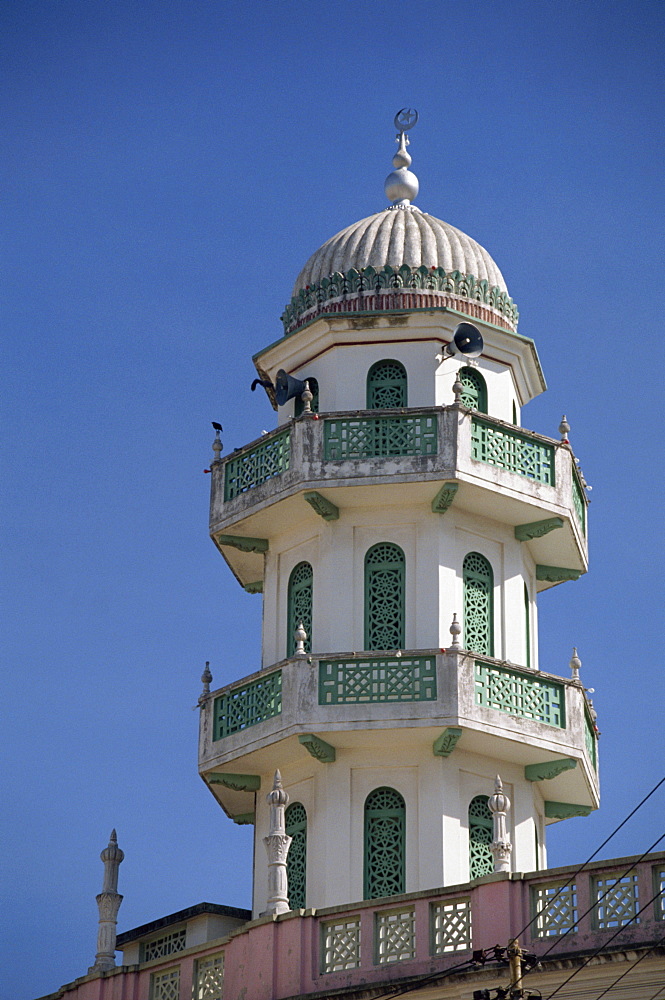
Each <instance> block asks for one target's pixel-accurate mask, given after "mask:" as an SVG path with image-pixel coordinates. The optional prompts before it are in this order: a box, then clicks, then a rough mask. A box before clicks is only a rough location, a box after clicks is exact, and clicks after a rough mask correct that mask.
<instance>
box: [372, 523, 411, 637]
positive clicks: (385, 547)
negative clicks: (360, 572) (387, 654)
mask: <svg viewBox="0 0 665 1000" xmlns="http://www.w3.org/2000/svg"><path fill="white" fill-rule="evenodd" d="M405 562H406V560H405V558H404V553H403V552H402V550H401V549H400V547H399V545H393V544H392V543H391V542H379V544H378V545H373V546H372V548H371V549H369V550H368V551H367V554H366V556H365V649H404V645H405V640H404V618H405V602H404V569H405Z"/></svg>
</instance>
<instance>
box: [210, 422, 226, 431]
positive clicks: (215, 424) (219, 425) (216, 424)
mask: <svg viewBox="0 0 665 1000" xmlns="http://www.w3.org/2000/svg"><path fill="white" fill-rule="evenodd" d="M210 422H211V424H212V426H213V427H214V428H215V430H216V431H223V430H224V428H223V427H222V425H221V424H218V423H217V421H216V420H211V421H210Z"/></svg>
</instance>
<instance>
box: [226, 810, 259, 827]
mask: <svg viewBox="0 0 665 1000" xmlns="http://www.w3.org/2000/svg"><path fill="white" fill-rule="evenodd" d="M231 819H232V820H233V822H234V823H237V824H238V826H251V825H253V823H254V820H255V815H254V813H238V814H237V815H236V816H232V817H231Z"/></svg>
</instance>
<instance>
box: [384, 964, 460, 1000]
mask: <svg viewBox="0 0 665 1000" xmlns="http://www.w3.org/2000/svg"><path fill="white" fill-rule="evenodd" d="M475 964H476V963H475V962H474V961H473V959H470V958H468V959H467V960H466V962H460V963H459V965H451V966H450V968H449V969H442V970H441V971H440V972H433V973H431V975H429V976H425V977H424V978H423V979H419V980H418V982H417V983H410V984H409V985H407V986H404V987H401V988H400V989H398V990H397V992H396V993H395V992H393V993H380V994H379V995H378V996H377V997H375V998H374V1000H393V997H401V996H404V994H405V993H411V992H412V991H413V990H419V989H420V988H421V987H423V986H426V985H427V984H428V983H429V982H431V981H432V980H434V979H443V977H444V976H449V975H450V974H451V973H453V972H462V971H464V970H465V969H468V968H469V967H470V966H472V965H473V966H475Z"/></svg>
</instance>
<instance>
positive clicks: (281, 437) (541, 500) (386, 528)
mask: <svg viewBox="0 0 665 1000" xmlns="http://www.w3.org/2000/svg"><path fill="white" fill-rule="evenodd" d="M416 121H417V114H416V113H415V112H413V111H411V110H410V109H404V110H403V111H402V112H400V113H399V114H398V115H397V116H396V118H395V125H396V128H397V142H398V151H397V153H396V154H395V157H394V159H393V166H394V168H395V169H394V170H393V172H392V173H391V174H390V175H389V176H388V178H387V180H386V185H385V190H386V194H387V197H388V199H389V201H390V202H391V204H390V205H389V206H388V207H387V208H386V209H384V210H383V211H380V212H378V213H377V214H376V215H372V216H370V217H369V218H366V219H362V220H361V221H360V222H357V223H355V224H353V225H351V226H349V227H348V228H347V229H344V230H343V231H342V232H340V233H338V234H337V235H336V236H333V237H332V238H331V239H329V240H328V241H327V242H326V243H324V244H323V246H321V247H320V248H319V249H318V250H317V251H316V252H315V253H314V254H312V256H311V257H310V258H309V260H308V261H307V263H306V264H305V266H304V268H303V269H302V271H301V273H300V275H299V276H298V278H297V279H296V283H295V286H294V289H293V294H292V297H291V300H290V302H289V304H288V305H287V307H286V310H285V312H284V315H283V317H282V320H283V324H284V331H283V336H281V337H279V338H278V339H276V340H275V341H274V342H273V343H272V344H270V345H269V346H268V347H266V348H264V349H263V350H262V351H260V352H259V353H258V354H257V355H256V356H255V358H254V362H255V365H256V368H257V371H258V375H259V380H260V383H261V385H262V386H263V387H264V389H265V391H266V392H267V394H268V396H269V398H270V401H271V403H272V405H273V407H274V408H275V410H276V411H277V426H276V428H275V430H273V431H271V432H270V433H268V434H265V435H264V436H263V437H261V438H260V439H259V440H257V441H252V442H250V443H249V444H247V445H245V446H244V447H242V448H240V449H238V450H237V451H235V452H233V453H232V454H231V455H229V456H228V457H226V458H224V457H220V450H219V446H218V445H216V450H215V459H214V461H213V463H212V467H211V471H212V476H211V480H212V495H211V508H210V533H211V536H212V538H213V541H214V542H215V544H216V546H217V547H218V549H219V551H220V552H221V553H222V555H223V556H224V558H225V560H226V561H227V563H228V565H229V567H230V568H231V570H232V572H233V573H234V575H235V576H236V578H237V580H238V582H239V583H240V585H241V586H243V587H244V588H245V590H247V591H249V592H250V593H253V594H257V595H262V596H257V597H256V600H262V601H263V642H262V662H261V663H260V664H259V663H257V664H255V665H253V666H252V668H251V672H250V673H249V676H245V677H243V678H239V679H238V680H237V681H235V682H234V683H233V684H230V685H229V686H227V687H226V688H223V689H221V690H217V691H212V692H211V691H210V690H209V687H210V684H209V681H210V677H209V672H207V677H208V680H207V681H206V682H205V685H204V693H203V695H202V696H201V699H200V704H201V731H200V746H199V770H200V773H201V775H202V777H203V779H204V781H205V782H206V783H207V785H208V786H209V788H210V790H211V791H212V793H213V794H214V795H215V797H216V798H217V800H218V801H219V803H220V804H221V805H222V807H223V809H224V810H225V812H226V813H227V815H228V816H229V817H230V818H231V819H233V820H234V821H235V822H237V823H253V824H254V825H255V852H254V858H255V862H254V863H255V868H256V877H255V879H254V885H255V898H254V904H253V909H254V913H255V915H258V914H259V913H260V912H263V911H265V909H266V901H267V900H266V886H267V884H268V883H267V874H266V855H265V848H264V844H263V842H264V841H266V838H268V837H270V836H273V835H274V831H273V830H272V829H271V823H270V809H271V806H270V804H269V801H267V799H266V796H267V795H268V797H269V793H270V790H271V788H272V787H273V776H274V775H275V772H276V771H277V770H279V772H280V774H281V785H280V788H281V787H282V786H283V789H284V792H285V793H287V794H288V802H289V805H288V807H287V808H286V810H285V830H284V833H283V834H282V835H283V836H284V837H285V838H291V841H290V847H289V848H288V859H287V862H286V865H287V875H288V901H289V906H290V908H291V909H297V908H299V907H304V906H308V907H310V906H315V907H323V906H333V905H337V904H341V903H346V902H349V901H353V900H358V899H362V898H374V897H379V896H389V895H394V894H398V893H402V892H414V891H418V890H425V889H428V888H431V887H433V886H441V885H452V884H457V883H464V882H468V881H470V880H473V879H475V878H478V877H480V876H482V875H485V874H488V873H490V872H492V871H494V870H501V871H510V870H512V871H532V870H535V869H539V868H543V867H545V866H546V853H545V852H546V849H545V828H546V826H547V824H549V823H552V822H555V821H558V820H562V819H566V818H568V817H571V816H581V815H586V814H588V813H589V812H590V811H591V810H592V809H595V808H597V806H598V801H599V797H598V795H599V793H598V771H597V753H596V737H595V727H594V721H593V716H592V711H591V708H590V705H589V702H588V700H587V697H586V692H585V690H584V687H583V686H582V683H581V682H580V679H579V659H578V658H577V655H576V654H575V656H574V658H573V659H574V663H573V670H572V677H571V676H567V677H560V676H555V675H552V674H549V673H544V672H542V671H541V670H540V669H539V657H538V624H537V595H538V594H539V593H540V592H542V591H544V590H547V589H548V588H550V587H552V586H555V585H557V584H559V583H562V582H564V581H568V580H576V579H577V578H578V577H579V576H580V574H582V573H584V572H585V571H586V569H587V540H586V532H587V523H586V511H587V503H586V494H585V484H584V481H583V478H582V476H581V473H580V471H579V468H578V465H577V463H576V460H575V459H574V456H573V453H572V451H571V448H570V445H569V443H568V439H567V432H568V424H567V421H566V420H565V418H564V420H563V421H562V427H563V428H564V429H563V430H561V435H562V438H561V440H559V439H554V438H552V437H548V436H543V435H541V434H537V433H534V432H533V431H530V430H526V429H524V428H523V427H522V425H521V412H522V407H523V406H524V405H525V404H526V403H528V402H529V400H531V399H532V398H533V397H534V396H536V395H538V394H539V393H540V392H542V391H543V390H544V389H545V381H544V377H543V373H542V370H541V367H540V362H539V360H538V354H537V352H536V347H535V344H534V343H533V341H532V340H530V339H529V338H528V337H527V336H524V335H522V334H518V333H517V320H518V313H517V308H516V306H515V304H514V302H513V301H512V299H511V298H510V296H509V294H508V290H507V288H506V284H505V281H504V279H503V276H502V274H501V272H500V271H499V269H498V267H497V266H496V264H495V263H494V261H493V260H492V258H491V257H490V255H489V254H488V253H487V251H486V250H484V249H483V248H482V247H481V246H479V245H478V243H476V242H475V241H474V240H473V239H471V238H470V237H469V236H465V235H464V234H463V233H461V232H460V231H459V230H457V229H455V228H454V227H453V226H450V225H448V224H447V223H445V222H442V221H440V220H439V219H437V218H435V217H433V216H431V215H429V214H427V213H426V212H424V211H421V209H420V208H418V207H416V205H415V204H414V199H415V198H416V196H417V194H418V180H417V178H416V177H415V175H414V174H413V173H412V172H411V170H410V169H409V168H410V166H411V156H410V154H409V152H408V151H407V146H408V144H409V138H408V134H407V133H408V132H409V130H410V129H411V128H412V127H413V125H414V124H415V123H416ZM481 346H482V349H481ZM564 425H565V426H564ZM571 645H572V643H571ZM497 775H498V776H499V777H497ZM285 801H286V799H285ZM266 843H268V841H266Z"/></svg>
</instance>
